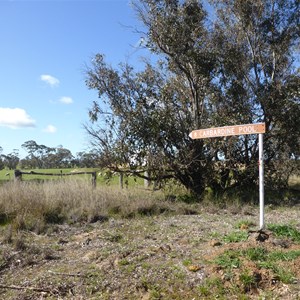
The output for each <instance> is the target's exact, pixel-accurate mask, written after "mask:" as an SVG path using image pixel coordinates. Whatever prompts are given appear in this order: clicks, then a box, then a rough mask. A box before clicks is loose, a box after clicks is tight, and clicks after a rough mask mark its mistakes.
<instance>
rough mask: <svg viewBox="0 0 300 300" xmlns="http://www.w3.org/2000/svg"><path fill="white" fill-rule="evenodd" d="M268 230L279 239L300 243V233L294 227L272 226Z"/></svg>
mask: <svg viewBox="0 0 300 300" xmlns="http://www.w3.org/2000/svg"><path fill="white" fill-rule="evenodd" d="M268 229H269V230H271V231H272V232H274V234H275V235H276V236H278V237H286V238H290V239H291V240H293V241H294V242H299V243H300V231H298V230H297V229H296V228H295V227H294V226H291V225H276V224H270V225H269V226H268Z"/></svg>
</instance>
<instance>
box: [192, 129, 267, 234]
mask: <svg viewBox="0 0 300 300" xmlns="http://www.w3.org/2000/svg"><path fill="white" fill-rule="evenodd" d="M265 132H266V124H265V123H256V124H244V125H235V126H225V127H216V128H208V129H198V130H193V131H192V132H191V133H190V134H189V137H190V138H192V139H205V138H212V137H221V136H232V135H245V134H258V152H259V158H258V164H259V207H260V214H259V227H260V230H262V229H263V228H264V226H265V224H264V159H263V133H265Z"/></svg>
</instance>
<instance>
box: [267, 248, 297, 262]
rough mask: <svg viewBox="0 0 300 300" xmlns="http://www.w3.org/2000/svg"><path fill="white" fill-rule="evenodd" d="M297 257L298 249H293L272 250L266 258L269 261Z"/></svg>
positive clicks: (288, 259) (287, 259)
mask: <svg viewBox="0 0 300 300" xmlns="http://www.w3.org/2000/svg"><path fill="white" fill-rule="evenodd" d="M298 257H300V250H294V251H288V252H283V251H274V252H272V253H270V254H269V256H268V259H269V260H270V261H290V260H295V259H297V258H298Z"/></svg>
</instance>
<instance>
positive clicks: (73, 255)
mask: <svg viewBox="0 0 300 300" xmlns="http://www.w3.org/2000/svg"><path fill="white" fill-rule="evenodd" d="M258 218H259V211H258V209H257V208H251V207H247V208H245V209H244V210H243V211H239V212H236V211H228V210H215V211H214V210H213V209H210V210H209V211H207V209H205V208H203V209H202V210H201V212H200V213H199V214H197V215H176V216H172V215H160V216H149V217H141V218H135V219H118V218H109V219H106V218H105V219H103V220H101V218H99V219H98V220H93V221H95V222H93V223H82V224H73V225H53V226H51V227H49V229H48V231H47V233H46V234H35V233H32V232H19V233H18V234H15V235H13V236H9V234H10V233H9V230H8V229H5V230H3V232H2V242H1V260H0V298H1V299H144V300H147V299H191V300H192V299H300V256H298V257H296V258H295V259H293V260H285V261H279V262H278V264H277V266H278V268H279V269H280V270H286V271H289V272H290V273H291V274H293V277H292V280H289V282H288V283H284V280H283V279H282V278H283V276H281V277H280V274H279V273H278V272H277V273H276V272H275V271H276V270H277V269H276V270H275V269H274V268H271V267H268V266H265V267H264V265H263V263H262V262H261V265H260V266H258V264H257V263H256V262H255V260H250V259H246V255H244V256H240V257H239V259H238V261H237V263H236V265H235V257H234V255H235V254H236V253H237V251H243V250H246V249H252V250H253V249H264V251H267V252H268V253H269V252H276V253H278V252H280V253H285V252H286V253H287V252H293V253H299V251H300V244H299V243H295V242H293V241H292V240H291V239H280V238H277V237H275V236H274V234H273V233H272V232H270V231H266V233H267V235H266V236H264V235H259V234H258V233H257V232H255V231H256V230H257V229H258V227H259V225H258V223H259V220H258ZM265 222H266V225H268V224H292V225H293V226H294V227H295V228H297V229H298V230H299V231H300V207H299V206H298V207H291V208H267V209H266V214H265ZM241 234H246V239H245V240H244V241H230V238H228V237H230V236H233V237H238V236H239V235H241ZM226 237H227V239H226ZM264 239H265V240H264ZM263 240H264V241H263ZM8 241H9V242H8ZM241 253H246V252H245V251H244V252H241ZM247 253H248V252H247ZM224 254H226V255H227V256H226V255H224ZM226 259H227V261H226ZM228 259H229V261H228ZM226 264H227V265H226ZM279 269H278V270H279ZM278 274H279V275H278Z"/></svg>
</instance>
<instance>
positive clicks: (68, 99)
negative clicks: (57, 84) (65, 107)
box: [59, 97, 73, 104]
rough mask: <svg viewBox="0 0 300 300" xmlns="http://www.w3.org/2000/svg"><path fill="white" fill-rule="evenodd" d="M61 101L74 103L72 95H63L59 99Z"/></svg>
mask: <svg viewBox="0 0 300 300" xmlns="http://www.w3.org/2000/svg"><path fill="white" fill-rule="evenodd" d="M59 102H61V103H63V104H72V103H73V99H72V98H71V97H61V98H60V99H59Z"/></svg>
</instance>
